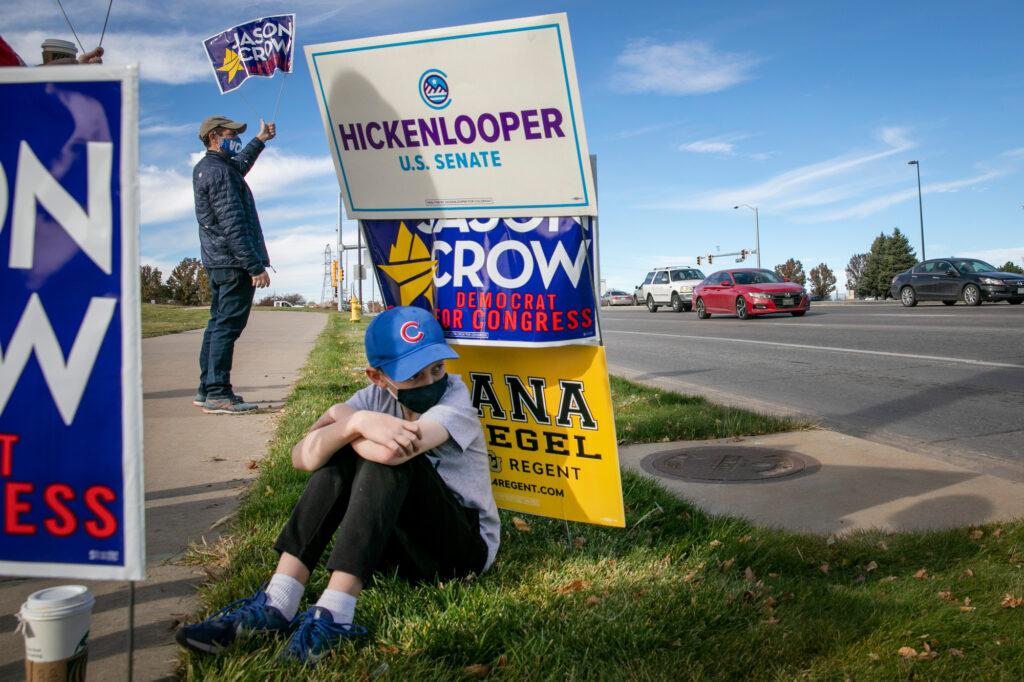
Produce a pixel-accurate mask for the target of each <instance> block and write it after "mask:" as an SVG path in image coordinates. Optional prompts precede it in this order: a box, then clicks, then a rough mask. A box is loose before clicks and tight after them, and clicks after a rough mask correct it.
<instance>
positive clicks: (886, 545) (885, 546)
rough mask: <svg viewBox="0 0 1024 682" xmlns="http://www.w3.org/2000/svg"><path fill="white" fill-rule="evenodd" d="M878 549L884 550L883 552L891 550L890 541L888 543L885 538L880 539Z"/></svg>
mask: <svg viewBox="0 0 1024 682" xmlns="http://www.w3.org/2000/svg"><path fill="white" fill-rule="evenodd" d="M878 549H880V550H882V551H883V552H888V551H889V543H887V542H886V541H885V540H879V541H878Z"/></svg>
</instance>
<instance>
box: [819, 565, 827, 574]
mask: <svg viewBox="0 0 1024 682" xmlns="http://www.w3.org/2000/svg"><path fill="white" fill-rule="evenodd" d="M818 570H819V571H821V572H822V573H824V574H825V575H828V564H822V565H821V566H818Z"/></svg>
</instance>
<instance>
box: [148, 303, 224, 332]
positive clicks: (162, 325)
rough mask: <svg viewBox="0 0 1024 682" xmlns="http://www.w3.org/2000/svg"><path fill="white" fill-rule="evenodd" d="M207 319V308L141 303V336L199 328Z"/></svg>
mask: <svg viewBox="0 0 1024 682" xmlns="http://www.w3.org/2000/svg"><path fill="white" fill-rule="evenodd" d="M209 319H210V309H209V308H189V307H186V306H180V305H163V304H160V303H158V304H155V305H154V304H152V303H143V304H142V338H144V339H148V338H149V337H151V336H163V335H164V334H177V333H178V332H187V331H188V330H190V329H201V328H203V327H205V326H206V321H207V320H209Z"/></svg>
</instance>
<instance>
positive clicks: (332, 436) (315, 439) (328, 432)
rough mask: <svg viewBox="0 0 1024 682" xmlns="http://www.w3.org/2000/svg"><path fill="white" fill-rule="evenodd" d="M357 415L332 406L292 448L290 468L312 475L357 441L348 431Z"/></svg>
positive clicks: (341, 405) (351, 410) (357, 435)
mask: <svg viewBox="0 0 1024 682" xmlns="http://www.w3.org/2000/svg"><path fill="white" fill-rule="evenodd" d="M356 413H357V410H355V409H353V408H352V407H349V406H348V405H346V404H344V403H338V404H337V405H332V406H331V407H330V408H329V409H328V410H327V411H326V412H324V413H323V415H321V417H320V419H318V420H317V422H316V423H315V424H313V427H312V428H311V429H310V430H309V433H307V434H306V435H305V437H303V439H302V440H300V441H299V442H298V443H296V444H295V446H294V447H293V448H292V466H294V467H295V468H296V469H299V470H300V471H315V470H316V469H319V468H320V467H321V466H323V465H324V463H326V462H327V460H328V459H330V458H331V456H332V455H333V454H334V453H335V452H337V451H338V450H340V449H341V448H343V447H344V446H346V445H348V444H349V443H351V442H352V441H353V440H354V439H355V438H357V437H359V433H358V432H355V431H353V429H352V428H351V421H352V418H353V416H355V414H356Z"/></svg>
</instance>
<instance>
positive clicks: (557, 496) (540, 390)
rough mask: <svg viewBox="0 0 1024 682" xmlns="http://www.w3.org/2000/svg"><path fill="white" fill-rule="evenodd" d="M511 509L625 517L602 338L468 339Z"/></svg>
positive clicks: (502, 501)
mask: <svg viewBox="0 0 1024 682" xmlns="http://www.w3.org/2000/svg"><path fill="white" fill-rule="evenodd" d="M455 350H456V351H457V352H458V354H459V359H458V360H448V371H449V372H451V373H452V374H459V375H461V376H462V380H463V381H464V382H465V384H466V386H468V387H469V391H470V395H471V396H472V398H473V404H474V405H475V406H476V408H477V410H478V413H479V415H480V421H481V423H482V424H483V429H484V439H485V441H486V443H487V453H488V455H489V458H490V464H491V488H492V490H493V491H494V499H495V501H496V502H497V503H498V506H499V507H501V508H502V509H508V510H512V511H518V512H524V513H527V514H536V515H538V516H548V517H552V518H557V519H566V520H568V521H582V522H584V523H593V524H598V525H602V526H617V527H619V528H622V527H624V526H625V525H626V519H625V512H624V510H623V505H622V481H621V478H620V475H619V451H618V447H617V445H616V440H615V420H614V417H613V415H612V399H611V388H610V386H609V384H608V365H607V362H606V360H605V354H604V348H603V347H601V346H560V347H557V348H545V349H537V348H508V347H495V346H467V345H459V346H457V347H456V349H455Z"/></svg>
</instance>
